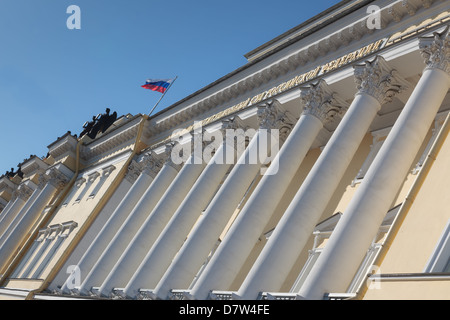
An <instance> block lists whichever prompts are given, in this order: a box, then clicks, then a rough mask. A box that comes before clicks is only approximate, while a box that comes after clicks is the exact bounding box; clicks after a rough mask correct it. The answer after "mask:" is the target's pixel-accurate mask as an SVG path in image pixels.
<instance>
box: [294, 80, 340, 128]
mask: <svg viewBox="0 0 450 320" xmlns="http://www.w3.org/2000/svg"><path fill="white" fill-rule="evenodd" d="M300 99H301V100H302V102H303V104H304V105H305V107H304V108H303V114H310V115H312V116H315V117H316V118H318V119H319V120H320V121H321V122H322V123H323V124H326V123H328V122H332V121H333V120H334V119H336V118H338V117H342V116H343V114H344V113H345V112H346V111H347V109H348V103H347V102H346V101H345V100H343V99H342V98H341V97H340V96H339V95H338V94H337V93H336V92H333V91H332V90H331V89H330V87H329V86H328V84H327V83H326V81H325V80H323V79H320V80H319V82H318V83H316V84H311V86H310V87H308V88H303V89H302V90H301V95H300Z"/></svg>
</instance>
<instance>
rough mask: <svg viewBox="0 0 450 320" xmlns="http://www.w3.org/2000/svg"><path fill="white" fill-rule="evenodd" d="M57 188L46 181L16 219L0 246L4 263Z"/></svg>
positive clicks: (0, 255)
mask: <svg viewBox="0 0 450 320" xmlns="http://www.w3.org/2000/svg"><path fill="white" fill-rule="evenodd" d="M56 190H57V188H56V187H55V186H54V185H53V184H51V183H47V184H46V185H45V187H44V188H43V189H42V190H41V191H40V192H39V196H37V198H36V200H35V201H34V202H33V204H32V205H31V206H30V208H29V209H28V210H27V212H25V214H24V215H23V216H22V219H20V221H18V223H17V225H16V226H15V228H14V230H12V231H11V233H10V234H9V236H8V237H7V238H6V239H5V241H4V242H3V244H2V246H1V247H0V261H1V263H4V262H6V261H8V260H9V258H10V257H11V256H12V255H14V254H15V252H16V250H17V249H18V247H19V245H20V242H21V240H22V239H23V237H24V236H25V235H26V234H27V233H28V232H29V230H30V228H31V227H32V226H33V224H34V223H35V222H36V220H37V219H38V218H39V215H40V214H41V212H42V210H44V208H45V206H46V205H47V204H48V202H49V201H50V199H51V197H52V196H53V194H54V193H55V191H56Z"/></svg>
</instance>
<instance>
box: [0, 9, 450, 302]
mask: <svg viewBox="0 0 450 320" xmlns="http://www.w3.org/2000/svg"><path fill="white" fill-rule="evenodd" d="M272 23H276V22H272ZM449 25H450V3H449V2H448V1H440V0H392V1H386V0H375V1H367V0H358V1H347V0H345V1H341V2H340V3H339V4H337V5H335V6H333V7H331V8H329V9H328V10H326V11H325V12H323V13H321V14H319V15H318V16H315V17H313V18H311V19H310V20H308V21H306V22H305V23H303V24H301V25H299V26H297V27H295V28H293V29H291V30H289V31H287V32H286V33H284V34H282V35H280V36H279V37H277V38H275V39H273V40H272V41H269V42H268V43H266V44H264V45H262V46H260V47H259V48H257V49H255V50H253V51H251V52H249V53H248V54H246V55H245V56H246V58H247V59H248V63H247V64H245V65H244V66H243V67H241V68H239V69H237V70H235V71H233V72H231V73H230V74H228V75H226V76H224V77H223V78H221V79H219V80H218V81H216V82H214V83H212V84H210V85H208V86H206V87H204V88H203V89H201V90H199V91H197V92H195V93H194V94H192V95H190V96H188V97H186V98H185V99H183V100H181V101H179V102H177V103H175V104H173V105H172V106H170V107H168V108H166V109H165V110H162V111H161V112H159V113H157V114H155V115H152V116H150V117H149V116H147V115H142V114H138V115H131V114H128V115H124V116H117V114H115V113H114V114H112V115H110V114H109V110H107V112H106V113H105V114H102V115H99V116H97V117H94V119H93V120H92V121H91V122H88V123H86V125H85V126H84V130H83V132H82V133H81V134H80V135H79V136H77V135H72V134H71V133H70V132H68V133H66V134H65V135H63V136H62V137H60V138H58V139H57V140H56V141H54V142H53V143H51V144H50V145H49V146H48V150H49V153H48V155H47V156H46V157H44V158H39V157H36V156H31V157H30V158H29V159H26V160H25V161H24V162H23V163H21V164H20V166H19V168H18V169H17V172H14V169H12V170H11V172H7V174H5V175H3V176H2V177H1V179H0V210H1V212H0V298H1V299H37V300H52V299H53V300H54V299H147V300H155V299H163V300H164V299H186V300H189V299H191V300H207V299H248V300H262V299H450V260H449V258H450V209H449V208H450V198H449V197H448V194H449V193H450V182H449V177H450V166H449V163H450V138H448V133H449V128H450V127H449V126H450V124H449V111H450V97H449V96H448V95H447V93H448V90H449V86H450V64H449V59H450V45H449Z"/></svg>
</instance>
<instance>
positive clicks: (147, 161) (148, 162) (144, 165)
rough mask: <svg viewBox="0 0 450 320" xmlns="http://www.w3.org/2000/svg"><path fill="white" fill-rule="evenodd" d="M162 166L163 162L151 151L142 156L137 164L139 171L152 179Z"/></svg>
mask: <svg viewBox="0 0 450 320" xmlns="http://www.w3.org/2000/svg"><path fill="white" fill-rule="evenodd" d="M163 164H164V162H163V161H162V160H161V159H160V158H159V157H158V156H157V155H156V154H155V153H154V152H153V151H150V152H148V153H146V154H144V155H143V157H142V159H141V161H140V162H139V165H140V167H141V171H142V172H144V173H146V174H148V175H149V176H151V177H152V178H155V177H156V175H157V174H158V172H159V171H160V170H161V168H162V166H163Z"/></svg>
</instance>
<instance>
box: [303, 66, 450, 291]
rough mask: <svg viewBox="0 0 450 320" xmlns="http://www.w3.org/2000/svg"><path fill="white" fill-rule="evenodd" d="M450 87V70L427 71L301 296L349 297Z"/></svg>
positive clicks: (335, 231) (307, 281)
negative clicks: (338, 294) (336, 294)
mask: <svg viewBox="0 0 450 320" xmlns="http://www.w3.org/2000/svg"><path fill="white" fill-rule="evenodd" d="M449 84H450V77H449V75H448V73H446V72H445V71H443V70H440V69H435V68H433V69H432V68H427V69H425V71H424V72H423V75H422V77H421V79H420V80H419V82H418V84H417V86H416V88H415V89H414V91H413V93H412V95H411V97H410V98H409V100H408V102H407V103H406V105H405V107H404V109H403V111H402V112H401V114H400V116H399V118H398V119H397V121H396V123H395V125H394V127H393V128H392V130H391V132H390V134H389V136H388V137H387V139H386V141H385V142H384V144H383V146H382V148H381V149H380V151H379V153H378V155H377V156H376V158H375V160H374V162H373V164H372V165H371V167H370V169H369V171H368V172H367V174H366V176H365V177H364V180H363V182H362V184H361V186H360V187H359V188H358V190H357V193H356V194H355V196H354V197H353V199H352V200H351V202H350V204H349V205H348V207H347V209H346V210H345V213H344V214H343V216H342V218H341V221H339V223H338V225H337V226H336V229H335V230H334V232H333V234H332V235H331V237H330V240H329V241H328V243H327V245H326V247H325V249H324V251H323V252H322V254H321V256H320V257H319V259H318V261H317V262H316V265H315V266H314V268H313V270H312V271H311V273H310V275H309V276H308V277H307V279H306V281H305V283H304V285H303V286H302V288H301V289H300V292H299V294H300V295H301V296H303V297H305V298H307V299H322V298H323V295H324V293H326V292H345V290H346V289H347V286H348V284H349V283H350V281H351V280H352V278H353V276H354V274H355V272H356V270H357V268H358V266H359V264H360V262H361V261H362V259H363V257H364V255H365V253H366V251H367V248H368V247H369V246H370V243H371V242H372V240H373V238H374V237H375V235H376V233H377V231H378V228H379V226H380V224H381V222H382V220H383V218H384V216H385V215H386V212H387V211H388V210H389V209H390V208H389V207H390V205H391V204H392V202H393V201H394V199H395V196H396V194H397V191H398V190H399V189H400V187H401V185H402V183H403V182H404V179H405V177H406V175H407V173H408V171H409V169H410V167H411V165H412V162H413V161H414V158H415V156H416V155H417V153H418V151H419V149H420V146H421V144H422V142H423V140H424V138H425V136H426V134H427V131H428V129H429V128H430V126H431V124H432V122H433V119H434V118H435V116H436V113H437V111H438V109H439V107H440V105H441V103H442V101H443V99H444V97H445V95H446V94H447V91H448V89H449Z"/></svg>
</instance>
